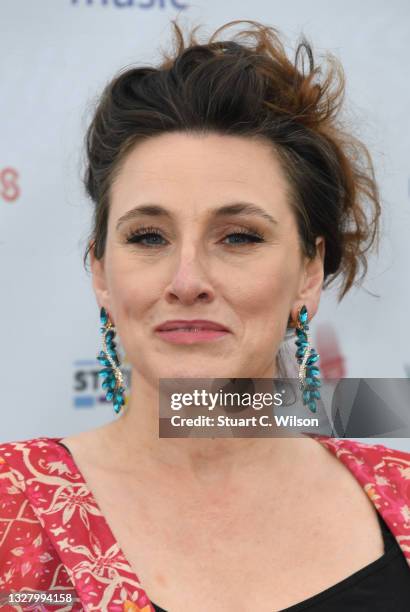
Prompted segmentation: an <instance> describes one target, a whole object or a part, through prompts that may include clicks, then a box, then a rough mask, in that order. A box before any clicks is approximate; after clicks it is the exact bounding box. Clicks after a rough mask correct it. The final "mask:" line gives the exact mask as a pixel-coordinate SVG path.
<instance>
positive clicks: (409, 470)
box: [320, 436, 410, 504]
mask: <svg viewBox="0 0 410 612" xmlns="http://www.w3.org/2000/svg"><path fill="white" fill-rule="evenodd" d="M320 442H321V443H322V444H323V445H324V446H326V447H327V448H328V449H329V450H330V451H332V452H333V453H334V454H335V456H336V457H337V458H338V459H339V460H340V461H342V462H343V463H344V465H345V466H346V467H347V468H348V469H349V470H350V471H351V472H352V473H353V474H354V476H356V478H357V479H358V480H359V481H360V482H361V484H362V485H363V486H365V487H367V488H368V489H369V493H370V494H371V493H372V492H373V491H374V490H376V491H377V492H378V493H381V492H384V494H387V492H388V491H390V493H391V495H393V496H394V497H395V498H396V499H400V500H401V501H402V502H403V503H406V504H407V503H410V452H406V451H403V450H399V449H397V448H391V447H389V446H385V445H384V444H368V443H364V442H360V441H358V440H353V439H349V438H331V437H327V436H321V439H320Z"/></svg>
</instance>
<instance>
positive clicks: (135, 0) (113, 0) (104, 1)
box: [71, 0, 189, 10]
mask: <svg viewBox="0 0 410 612" xmlns="http://www.w3.org/2000/svg"><path fill="white" fill-rule="evenodd" d="M71 4H72V5H76V6H80V5H81V6H113V7H114V8H140V9H155V8H159V9H166V8H176V9H178V10H181V9H182V10H184V9H187V8H189V7H188V4H186V3H183V2H178V0H145V2H142V0H71Z"/></svg>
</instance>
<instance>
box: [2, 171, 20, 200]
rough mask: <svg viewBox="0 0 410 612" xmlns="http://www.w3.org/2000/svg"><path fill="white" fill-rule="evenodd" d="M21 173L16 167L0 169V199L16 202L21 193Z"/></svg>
mask: <svg viewBox="0 0 410 612" xmlns="http://www.w3.org/2000/svg"><path fill="white" fill-rule="evenodd" d="M18 178H19V173H18V172H17V170H16V169H15V168H10V167H8V168H1V169H0V199H2V200H5V201H6V202H14V200H17V198H18V197H19V195H20V187H19V184H18Z"/></svg>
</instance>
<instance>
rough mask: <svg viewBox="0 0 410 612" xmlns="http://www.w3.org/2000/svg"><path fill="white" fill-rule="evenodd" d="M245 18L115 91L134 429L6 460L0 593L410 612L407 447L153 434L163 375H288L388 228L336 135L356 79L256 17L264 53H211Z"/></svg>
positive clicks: (106, 290)
mask: <svg viewBox="0 0 410 612" xmlns="http://www.w3.org/2000/svg"><path fill="white" fill-rule="evenodd" d="M236 23H241V22H230V24H226V25H225V26H223V27H222V28H219V29H218V30H216V32H215V33H214V34H213V36H212V37H211V39H210V40H209V41H208V43H207V44H199V43H198V42H197V41H196V40H195V37H194V34H192V35H191V40H190V43H189V45H187V46H185V42H184V39H183V34H182V32H181V30H180V28H179V27H178V26H177V25H176V23H175V22H174V25H175V32H176V34H177V39H178V45H177V48H176V50H175V53H174V54H173V55H171V56H166V57H165V58H164V61H163V63H162V64H161V65H160V66H159V67H158V68H152V67H143V68H133V69H128V70H127V71H125V72H123V73H122V74H120V75H118V76H117V77H116V78H114V79H113V81H112V82H111V83H110V84H109V85H108V86H107V87H106V89H105V91H104V92H103V95H102V97H101V100H100V102H99V105H98V108H97V109H96V112H95V116H94V118H93V121H92V123H91V125H90V128H89V131H88V135H87V154H88V167H87V172H86V187H87V191H88V194H89V195H90V197H91V198H92V200H93V202H94V203H95V218H94V227H93V232H92V236H91V239H90V242H89V245H88V248H87V252H86V257H87V255H90V257H91V267H92V276H93V286H94V290H95V294H96V298H97V302H98V308H99V309H100V313H101V323H102V332H103V350H102V353H101V354H100V355H99V359H100V361H101V363H102V365H104V366H105V367H104V371H103V377H104V379H105V381H104V384H105V388H106V390H107V399H109V400H112V401H113V402H114V408H115V411H116V412H118V413H120V416H119V418H118V419H116V420H115V421H113V422H112V423H109V424H108V425H105V426H103V427H99V428H97V429H94V430H91V431H86V432H81V433H79V434H77V435H74V436H70V437H66V438H49V437H42V438H36V439H33V440H24V441H18V442H9V443H5V444H2V445H1V446H0V461H1V466H2V471H1V472H0V476H1V481H0V482H1V498H0V500H1V503H0V508H1V518H2V522H1V524H2V525H3V533H2V539H1V542H0V552H1V564H0V580H1V581H0V587H1V589H2V590H3V591H5V592H10V591H13V592H17V591H22V590H23V589H26V590H29V591H30V590H31V591H33V590H36V591H42V592H43V591H44V592H47V593H48V594H51V595H54V596H55V597H56V599H55V601H54V603H56V601H57V597H60V599H59V600H58V601H59V602H60V603H59V604H58V605H59V606H60V607H57V606H56V605H54V606H52V605H51V604H50V603H49V601H48V602H44V603H43V604H42V605H43V606H45V607H43V608H41V609H50V610H51V609H53V610H56V609H60V610H71V609H73V610H81V609H84V610H87V611H91V610H109V611H115V610H118V611H120V610H134V611H135V610H137V611H143V612H148V611H153V610H157V611H158V610H166V611H168V612H181V611H184V612H185V611H189V612H205V611H207V612H208V611H209V610H214V611H215V612H231V611H232V612H249V611H256V610H257V611H258V612H272V610H275V611H277V610H281V611H283V610H286V611H287V612H296V611H299V610H304V609H307V608H309V610H312V611H313V610H315V611H319V610H320V611H324V610H326V611H328V610H332V611H334V610H349V611H351V610H361V611H362V610H372V611H378V610H383V612H385V611H386V610H395V611H402V610H403V611H404V610H408V607H409V602H410V580H409V577H410V574H409V563H410V552H409V551H410V549H409V548H408V544H407V542H408V539H409V537H410V535H409V534H410V520H409V517H410V495H409V491H408V488H407V486H408V485H407V484H406V483H407V478H408V477H407V473H408V469H409V465H410V463H409V461H410V454H408V453H404V452H401V451H396V450H394V449H389V448H387V447H385V446H382V445H366V444H361V443H357V442H354V441H352V440H346V439H345V440H343V439H340V440H339V439H332V438H329V437H326V436H310V437H289V438H264V439H263V440H262V439H259V438H235V439H229V438H217V439H208V438H183V439H178V440H177V439H175V438H159V436H158V384H159V379H161V378H182V377H187V378H191V377H192V378H195V377H201V378H202V377H214V376H217V377H232V376H233V377H238V378H247V377H255V378H274V377H275V376H277V375H279V374H280V373H281V372H282V371H283V370H284V367H285V366H284V363H283V360H282V358H281V355H280V350H279V349H280V345H281V343H282V341H283V339H284V337H285V335H286V333H287V331H289V330H291V332H292V333H295V328H300V324H301V319H302V318H303V313H305V314H306V316H305V323H306V321H307V322H309V321H310V320H311V319H312V318H313V317H314V315H315V314H316V312H317V310H318V306H319V300H320V296H321V291H322V288H323V287H326V286H327V285H328V284H329V283H330V282H331V281H332V280H334V279H335V278H337V277H339V276H340V277H341V278H342V279H343V283H342V285H341V291H340V297H339V299H342V298H343V297H344V295H345V294H346V293H347V292H348V290H349V289H350V287H351V286H352V285H353V283H354V282H355V281H356V277H357V274H358V270H359V264H362V265H363V267H364V271H365V270H366V257H365V253H366V251H368V250H369V249H370V247H371V246H372V245H373V244H375V242H376V239H377V234H378V219H379V215H380V202H379V195H378V190H377V186H376V182H375V178H374V172H373V166H372V162H371V159H370V157H369V154H368V152H367V149H366V148H365V146H364V145H363V144H362V143H360V142H359V141H358V140H356V139H354V138H353V137H352V136H349V135H347V133H345V132H344V131H343V130H342V128H341V127H340V123H339V118H338V114H337V111H338V110H339V108H340V105H341V99H342V94H343V74H342V69H341V67H340V65H339V64H338V62H337V61H336V60H335V59H334V58H329V59H330V62H331V63H330V70H329V72H328V73H327V75H326V78H324V79H321V78H319V77H321V71H320V69H319V68H316V67H315V66H314V60H313V54H312V49H311V47H310V45H309V44H308V43H307V42H306V41H303V42H302V43H301V44H300V45H299V46H298V49H297V52H296V58H295V63H294V64H293V63H292V62H290V61H289V60H288V58H287V56H286V54H285V51H284V48H283V46H282V43H281V42H280V38H279V36H278V34H277V32H276V31H275V30H274V29H273V28H269V27H267V26H263V25H262V24H259V23H257V22H248V23H250V24H251V28H250V29H249V30H243V31H242V32H241V33H240V34H238V36H248V37H250V38H252V37H253V42H252V43H250V42H249V41H248V44H246V43H245V42H244V41H242V42H238V41H237V40H224V41H223V42H217V41H216V40H215V39H216V35H217V34H218V33H219V32H220V31H221V30H222V29H223V28H226V27H227V26H229V25H231V24H236ZM304 53H305V58H306V57H307V59H308V60H309V64H310V70H309V71H308V72H307V73H305V69H304V66H302V67H299V65H298V64H299V60H300V59H301V58H303V54H304ZM302 63H303V62H302ZM316 78H317V80H318V82H315V79H316ZM363 162H366V163H365V164H363ZM365 201H366V202H365ZM365 203H366V204H367V205H369V204H370V206H367V207H365ZM198 320H201V321H202V322H203V321H207V322H205V323H202V324H201V323H198V322H197V321H198ZM169 321H171V322H173V323H172V324H171V325H169V324H166V323H167V322H168V323H169ZM181 321H182V322H181ZM209 321H211V322H212V323H213V331H210V327H212V325H211V324H210V323H209ZM170 327H171V328H173V329H174V331H173V332H172V331H170ZM176 328H177V330H176ZM175 330H176V331H175ZM178 330H179V331H178ZM205 330H207V331H205ZM116 332H117V333H118V336H119V337H120V338H121V342H122V344H123V346H124V349H125V352H126V355H127V358H128V360H129V362H130V364H131V366H132V375H131V385H130V387H131V388H130V392H129V398H128V400H127V403H126V404H125V405H124V398H123V393H124V386H123V381H122V378H121V375H120V369H119V367H118V366H119V361H118V356H117V355H116V350H115V348H116V347H115V342H114V335H115V333H116ZM300 333H301V332H300ZM306 344H307V343H305V342H303V341H302V342H301V343H300V344H299V345H298V346H299V350H298V364H299V366H301V365H302V366H303V367H305V366H306V359H305V357H301V353H300V351H301V350H302V349H303V350H302V354H303V355H306V351H305V349H306ZM310 355H312V353H310ZM302 361H303V363H301V362H302ZM310 373H311V374H314V375H316V376H311V379H312V380H313V378H316V379H317V378H318V377H317V374H318V369H317V370H316V371H314V372H312V371H311V372H310ZM305 375H306V370H305ZM306 380H307V377H306V376H305V383H306ZM306 384H307V383H306ZM314 397H315V396H314V395H311V396H310V399H312V398H314ZM313 404H314V402H313ZM306 409H307V410H308V409H310V410H312V411H313V410H314V405H312V404H310V402H307V403H306ZM346 468H347V469H346ZM69 595H71V596H72V599H71V600H70V601H68V600H67V598H66V599H64V597H63V596H69ZM154 602H155V603H154ZM7 605H8V606H9V609H13V610H14V609H22V608H21V607H19V604H18V603H17V602H15V601H14V602H12V603H10V602H8V603H7V604H6V607H7ZM20 605H21V604H20ZM25 609H28V608H25ZM31 609H34V608H31Z"/></svg>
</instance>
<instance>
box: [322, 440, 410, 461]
mask: <svg viewBox="0 0 410 612" xmlns="http://www.w3.org/2000/svg"><path fill="white" fill-rule="evenodd" d="M317 438H318V439H319V441H320V442H321V443H322V444H323V445H324V446H326V447H327V448H328V449H329V450H331V451H333V452H334V454H335V455H337V456H339V457H340V456H342V455H351V456H353V457H356V458H357V459H361V460H365V461H366V463H369V464H371V463H372V462H377V461H379V460H380V459H382V458H383V457H384V458H395V459H397V460H401V461H403V462H406V461H410V451H409V452H407V451H403V450H400V449H397V448H392V447H389V446H385V445H384V444H370V443H366V442H361V441H358V440H356V439H351V438H331V437H328V436H317Z"/></svg>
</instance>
